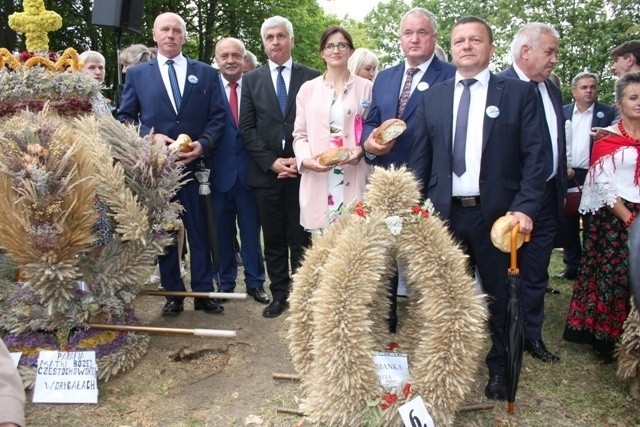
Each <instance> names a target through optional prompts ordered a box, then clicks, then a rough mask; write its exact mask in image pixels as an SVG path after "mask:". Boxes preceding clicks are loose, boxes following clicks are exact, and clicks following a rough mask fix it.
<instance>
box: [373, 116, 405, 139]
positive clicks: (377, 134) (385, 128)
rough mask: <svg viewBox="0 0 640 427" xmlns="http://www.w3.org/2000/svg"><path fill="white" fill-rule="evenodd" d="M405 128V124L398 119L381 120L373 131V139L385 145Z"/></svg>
mask: <svg viewBox="0 0 640 427" xmlns="http://www.w3.org/2000/svg"><path fill="white" fill-rule="evenodd" d="M406 129H407V124H406V123H405V122H404V121H402V120H400V119H389V120H385V121H384V122H382V124H381V125H380V126H378V127H377V128H376V129H375V130H374V131H373V135H372V136H373V139H374V140H375V141H376V142H377V143H378V144H382V145H386V144H388V143H390V142H391V141H393V140H394V139H396V138H397V137H399V136H400V135H402V134H403V133H404V131H405V130H406Z"/></svg>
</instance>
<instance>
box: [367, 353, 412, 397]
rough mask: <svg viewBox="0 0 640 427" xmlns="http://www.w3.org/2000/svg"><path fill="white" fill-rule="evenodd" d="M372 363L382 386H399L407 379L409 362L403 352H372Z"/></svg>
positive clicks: (386, 387)
mask: <svg viewBox="0 0 640 427" xmlns="http://www.w3.org/2000/svg"><path fill="white" fill-rule="evenodd" d="M373 363H375V365H376V371H377V372H378V378H380V385H382V388H385V389H388V388H395V387H399V386H401V385H402V384H403V383H405V382H407V381H408V380H409V362H408V360H407V355H406V354H405V353H386V352H377V351H376V352H374V353H373Z"/></svg>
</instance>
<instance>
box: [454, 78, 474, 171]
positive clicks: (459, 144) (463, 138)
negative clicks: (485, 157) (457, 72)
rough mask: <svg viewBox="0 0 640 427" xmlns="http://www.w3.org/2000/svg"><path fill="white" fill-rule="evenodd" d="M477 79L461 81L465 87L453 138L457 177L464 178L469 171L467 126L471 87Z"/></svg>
mask: <svg viewBox="0 0 640 427" xmlns="http://www.w3.org/2000/svg"><path fill="white" fill-rule="evenodd" d="M475 82H477V80H476V79H464V80H460V83H462V85H463V86H464V89H463V90H462V96H460V102H459V103H458V115H457V117H456V133H455V134H454V137H453V165H452V170H453V173H455V174H456V175H457V176H462V174H464V173H465V172H466V170H467V163H466V161H465V150H466V148H467V126H468V124H469V105H470V104H471V89H470V88H471V85H473V84H474V83H475Z"/></svg>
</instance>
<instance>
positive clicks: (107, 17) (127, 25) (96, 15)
mask: <svg viewBox="0 0 640 427" xmlns="http://www.w3.org/2000/svg"><path fill="white" fill-rule="evenodd" d="M143 12H144V0H93V10H92V11H91V23H92V24H94V25H100V26H103V27H117V28H122V29H124V30H129V31H135V32H136V33H139V32H140V30H141V29H142V15H143Z"/></svg>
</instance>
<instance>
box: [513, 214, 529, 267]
mask: <svg viewBox="0 0 640 427" xmlns="http://www.w3.org/2000/svg"><path fill="white" fill-rule="evenodd" d="M518 233H520V223H519V222H517V223H516V224H515V225H514V226H513V228H512V229H511V251H510V255H511V265H510V267H509V273H510V274H512V275H515V274H519V273H520V270H519V269H518ZM530 239H531V236H530V235H529V234H525V235H524V241H525V242H528V241H529V240H530Z"/></svg>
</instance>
